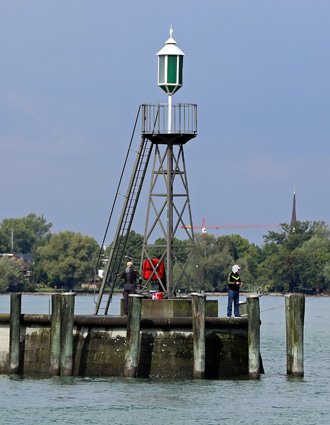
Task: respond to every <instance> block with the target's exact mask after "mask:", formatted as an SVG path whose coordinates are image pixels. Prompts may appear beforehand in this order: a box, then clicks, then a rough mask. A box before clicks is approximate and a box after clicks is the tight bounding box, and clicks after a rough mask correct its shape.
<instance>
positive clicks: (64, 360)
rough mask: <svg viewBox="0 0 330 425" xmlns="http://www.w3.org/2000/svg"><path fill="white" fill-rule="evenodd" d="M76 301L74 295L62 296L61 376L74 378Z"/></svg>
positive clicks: (66, 294)
mask: <svg viewBox="0 0 330 425" xmlns="http://www.w3.org/2000/svg"><path fill="white" fill-rule="evenodd" d="M74 299H75V294H74V293H65V294H62V296H61V354H60V369H61V370H60V375H61V376H72V367H73V317H74Z"/></svg>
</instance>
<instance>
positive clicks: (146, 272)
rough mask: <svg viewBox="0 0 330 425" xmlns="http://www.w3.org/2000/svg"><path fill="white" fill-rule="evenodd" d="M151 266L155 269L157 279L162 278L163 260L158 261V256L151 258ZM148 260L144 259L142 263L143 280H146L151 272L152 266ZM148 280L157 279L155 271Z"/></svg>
mask: <svg viewBox="0 0 330 425" xmlns="http://www.w3.org/2000/svg"><path fill="white" fill-rule="evenodd" d="M151 263H152V265H153V267H154V268H155V269H156V271H157V274H158V276H159V279H163V276H164V261H162V262H161V263H160V262H159V260H158V258H153V259H152V260H151ZM151 263H150V261H149V260H144V261H143V265H142V277H143V279H144V280H148V279H149V277H150V276H151V275H152V273H153V268H152V265H151ZM150 280H158V278H157V275H156V273H154V275H153V276H152V278H151V279H150Z"/></svg>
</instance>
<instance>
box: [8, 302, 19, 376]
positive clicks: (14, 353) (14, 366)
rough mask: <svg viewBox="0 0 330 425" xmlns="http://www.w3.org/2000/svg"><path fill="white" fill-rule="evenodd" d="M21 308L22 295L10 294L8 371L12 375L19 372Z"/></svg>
mask: <svg viewBox="0 0 330 425" xmlns="http://www.w3.org/2000/svg"><path fill="white" fill-rule="evenodd" d="M21 306H22V295H21V294H10V336H9V369H10V373H12V374H15V373H19V371H20V361H19V359H20V337H21V332H20V328H21Z"/></svg>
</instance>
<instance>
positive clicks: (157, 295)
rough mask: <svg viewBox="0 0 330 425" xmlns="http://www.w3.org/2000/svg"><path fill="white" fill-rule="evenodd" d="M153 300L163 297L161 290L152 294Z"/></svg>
mask: <svg viewBox="0 0 330 425" xmlns="http://www.w3.org/2000/svg"><path fill="white" fill-rule="evenodd" d="M152 299H153V300H162V299H163V293H162V292H155V293H154V294H152Z"/></svg>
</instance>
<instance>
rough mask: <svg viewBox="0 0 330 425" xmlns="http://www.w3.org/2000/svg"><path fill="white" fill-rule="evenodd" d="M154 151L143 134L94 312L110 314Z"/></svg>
mask: <svg viewBox="0 0 330 425" xmlns="http://www.w3.org/2000/svg"><path fill="white" fill-rule="evenodd" d="M151 151H152V143H151V142H150V141H148V139H146V138H145V137H143V136H142V138H141V143H140V147H139V150H138V152H137V157H136V160H135V164H134V167H133V172H132V175H131V179H130V182H129V185H128V189H127V193H126V196H125V200H124V205H123V208H122V211H121V215H120V218H119V222H118V226H117V230H116V233H115V237H114V240H113V242H112V245H111V249H110V254H109V260H108V263H107V266H106V269H105V272H104V277H103V280H102V284H101V287H100V291H99V294H98V299H97V301H96V306H95V310H94V314H100V310H101V311H102V310H103V311H104V314H105V315H107V314H108V310H109V305H110V302H111V300H112V295H113V291H114V288H115V284H116V280H117V274H118V270H119V267H120V265H121V262H122V259H123V257H124V252H125V247H126V243H127V240H128V236H129V232H130V229H131V225H132V222H133V218H134V214H135V210H136V207H137V204H138V200H139V197H140V192H141V188H142V184H143V181H144V177H145V174H146V171H147V168H148V163H149V159H150V155H151ZM109 282H110V293H109V294H105V293H104V291H105V287H106V286H107V284H108V283H109Z"/></svg>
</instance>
